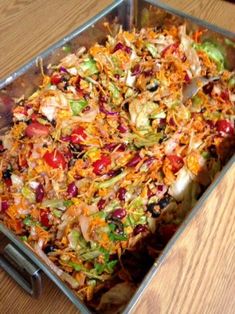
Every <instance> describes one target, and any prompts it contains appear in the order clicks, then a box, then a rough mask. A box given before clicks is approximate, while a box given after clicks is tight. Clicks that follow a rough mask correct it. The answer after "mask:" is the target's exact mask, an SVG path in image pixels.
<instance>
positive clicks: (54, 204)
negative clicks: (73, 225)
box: [42, 199, 66, 210]
mask: <svg viewBox="0 0 235 314" xmlns="http://www.w3.org/2000/svg"><path fill="white" fill-rule="evenodd" d="M42 207H50V208H58V209H60V210H65V209H66V206H65V204H64V200H59V199H52V200H45V201H43V202H42Z"/></svg>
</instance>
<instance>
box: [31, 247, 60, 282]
mask: <svg viewBox="0 0 235 314" xmlns="http://www.w3.org/2000/svg"><path fill="white" fill-rule="evenodd" d="M34 250H35V252H36V253H37V254H38V255H39V256H40V257H41V259H42V260H43V261H44V262H45V263H46V264H47V265H48V266H49V267H50V268H51V269H52V270H53V271H54V272H55V273H56V275H57V276H59V277H61V275H62V274H63V270H62V269H60V268H59V267H57V266H56V265H55V264H54V263H53V262H52V261H51V260H50V259H49V258H48V257H47V255H46V254H45V253H44V252H43V250H42V249H41V247H40V244H39V243H36V244H35V245H34Z"/></svg>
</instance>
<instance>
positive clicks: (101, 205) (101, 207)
mask: <svg viewBox="0 0 235 314" xmlns="http://www.w3.org/2000/svg"><path fill="white" fill-rule="evenodd" d="M105 203H106V201H105V200H104V199H103V198H101V199H100V200H99V201H98V203H97V207H98V209H99V210H102V209H104V208H105Z"/></svg>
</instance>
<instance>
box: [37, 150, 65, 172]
mask: <svg viewBox="0 0 235 314" xmlns="http://www.w3.org/2000/svg"><path fill="white" fill-rule="evenodd" d="M43 159H44V160H45V162H46V163H47V164H48V165H49V166H50V167H52V168H62V169H65V167H66V161H65V158H64V155H63V154H62V153H61V152H60V151H58V150H56V149H54V150H53V151H52V152H49V151H47V152H46V153H45V154H44V156H43Z"/></svg>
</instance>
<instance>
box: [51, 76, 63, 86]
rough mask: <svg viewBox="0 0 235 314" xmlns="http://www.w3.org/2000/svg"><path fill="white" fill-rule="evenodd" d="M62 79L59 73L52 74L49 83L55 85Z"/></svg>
mask: <svg viewBox="0 0 235 314" xmlns="http://www.w3.org/2000/svg"><path fill="white" fill-rule="evenodd" d="M61 81H62V78H61V76H60V75H59V74H56V73H55V74H53V75H52V77H51V84H52V85H57V84H59V83H60V82H61Z"/></svg>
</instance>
